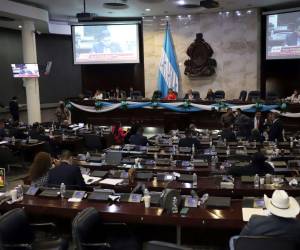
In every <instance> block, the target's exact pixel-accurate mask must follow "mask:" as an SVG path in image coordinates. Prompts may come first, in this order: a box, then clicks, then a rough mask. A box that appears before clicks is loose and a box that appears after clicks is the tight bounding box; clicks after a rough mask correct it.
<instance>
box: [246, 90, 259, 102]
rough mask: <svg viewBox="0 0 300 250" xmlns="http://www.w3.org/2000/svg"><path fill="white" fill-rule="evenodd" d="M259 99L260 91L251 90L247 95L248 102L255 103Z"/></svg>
mask: <svg viewBox="0 0 300 250" xmlns="http://www.w3.org/2000/svg"><path fill="white" fill-rule="evenodd" d="M259 99H260V91H258V90H253V91H250V92H249V94H248V102H256V101H258V100H259Z"/></svg>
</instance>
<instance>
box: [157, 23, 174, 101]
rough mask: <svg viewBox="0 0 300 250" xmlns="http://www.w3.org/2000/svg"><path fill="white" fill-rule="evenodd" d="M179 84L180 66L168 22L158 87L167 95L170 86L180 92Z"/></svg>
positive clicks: (163, 94)
mask: <svg viewBox="0 0 300 250" xmlns="http://www.w3.org/2000/svg"><path fill="white" fill-rule="evenodd" d="M178 85H179V68H178V64H177V60H176V54H175V49H174V45H173V40H172V35H171V31H170V27H169V25H168V23H167V26H166V34H165V41H164V48H163V51H162V57H161V61H160V65H159V75H158V89H159V90H160V91H161V92H162V96H163V97H165V96H167V94H168V89H169V88H172V89H173V90H174V91H176V92H177V93H178Z"/></svg>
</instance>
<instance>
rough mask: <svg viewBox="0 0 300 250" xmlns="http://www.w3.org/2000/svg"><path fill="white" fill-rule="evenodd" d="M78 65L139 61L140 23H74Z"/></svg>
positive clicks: (73, 30)
mask: <svg viewBox="0 0 300 250" xmlns="http://www.w3.org/2000/svg"><path fill="white" fill-rule="evenodd" d="M72 37H73V55H74V64H127V63H139V62H140V55H139V29H138V24H137V23H126V22H125V23H113V22H112V23H99V24H78V25H74V26H72Z"/></svg>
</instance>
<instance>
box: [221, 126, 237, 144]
mask: <svg viewBox="0 0 300 250" xmlns="http://www.w3.org/2000/svg"><path fill="white" fill-rule="evenodd" d="M221 138H222V140H225V139H226V141H228V142H233V141H236V137H235V134H234V133H233V131H232V128H231V125H230V124H228V123H225V124H224V126H223V129H222V132H221Z"/></svg>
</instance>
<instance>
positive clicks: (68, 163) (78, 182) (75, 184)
mask: <svg viewBox="0 0 300 250" xmlns="http://www.w3.org/2000/svg"><path fill="white" fill-rule="evenodd" d="M61 183H64V184H65V185H66V186H67V188H71V189H74V188H75V189H84V188H85V186H86V185H85V182H84V180H83V177H82V174H81V172H80V168H79V167H77V166H73V165H72V154H71V152H70V151H68V150H65V151H63V152H62V154H61V160H60V164H59V165H58V166H57V167H55V168H52V169H51V170H50V171H49V177H48V186H54V187H59V186H60V185H61Z"/></svg>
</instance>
